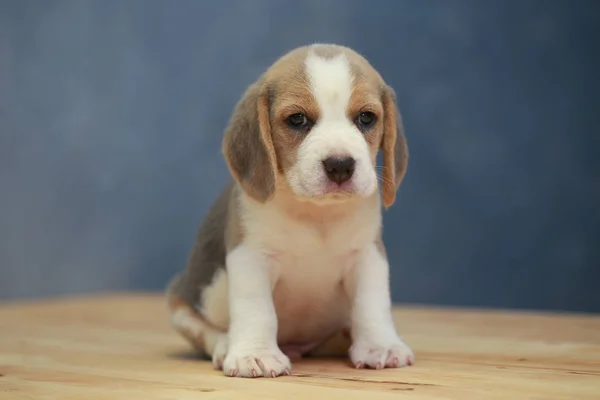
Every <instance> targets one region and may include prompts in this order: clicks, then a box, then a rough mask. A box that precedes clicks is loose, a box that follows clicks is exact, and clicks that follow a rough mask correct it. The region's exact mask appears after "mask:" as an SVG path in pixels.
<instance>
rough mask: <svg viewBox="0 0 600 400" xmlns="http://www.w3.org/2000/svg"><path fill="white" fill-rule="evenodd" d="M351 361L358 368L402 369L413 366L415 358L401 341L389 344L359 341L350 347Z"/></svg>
mask: <svg viewBox="0 0 600 400" xmlns="http://www.w3.org/2000/svg"><path fill="white" fill-rule="evenodd" d="M350 360H351V361H352V364H354V366H355V367H356V368H375V369H382V368H401V367H405V366H407V365H412V364H413V363H414V362H415V356H414V354H413V352H412V350H411V349H410V347H408V345H407V344H406V343H404V342H403V341H401V340H398V341H395V342H393V343H389V344H382V343H376V342H368V341H357V342H356V343H354V344H353V345H352V347H350Z"/></svg>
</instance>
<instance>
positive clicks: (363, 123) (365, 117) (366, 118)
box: [356, 111, 375, 130]
mask: <svg viewBox="0 0 600 400" xmlns="http://www.w3.org/2000/svg"><path fill="white" fill-rule="evenodd" d="M356 123H357V124H358V127H359V129H361V130H362V129H367V128H369V127H371V126H372V125H373V124H374V123H375V114H373V113H372V112H370V111H365V112H361V113H360V114H358V117H357V118H356Z"/></svg>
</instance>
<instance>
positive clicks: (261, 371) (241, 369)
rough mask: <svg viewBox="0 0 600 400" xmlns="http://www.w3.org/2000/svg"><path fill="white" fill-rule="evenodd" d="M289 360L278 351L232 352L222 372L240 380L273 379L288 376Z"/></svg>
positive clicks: (226, 359)
mask: <svg viewBox="0 0 600 400" xmlns="http://www.w3.org/2000/svg"><path fill="white" fill-rule="evenodd" d="M291 370H292V366H291V363H290V359H289V358H288V357H287V356H286V355H285V354H283V353H282V352H281V350H279V348H275V349H261V350H232V351H229V354H227V357H225V361H224V362H223V372H224V373H225V374H226V375H228V376H237V377H240V378H258V377H266V378H275V377H277V376H281V375H290V374H291Z"/></svg>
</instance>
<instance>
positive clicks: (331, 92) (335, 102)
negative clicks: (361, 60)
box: [286, 53, 377, 197]
mask: <svg viewBox="0 0 600 400" xmlns="http://www.w3.org/2000/svg"><path fill="white" fill-rule="evenodd" d="M305 68H306V74H307V76H308V79H309V82H310V88H311V91H312V93H313V96H314V98H315V100H316V102H317V105H318V106H319V111H320V117H319V120H318V121H315V122H316V123H315V126H313V128H312V129H311V131H310V133H309V134H308V135H307V137H306V138H305V139H304V140H303V142H302V144H301V145H300V147H299V149H298V153H297V161H296V163H295V164H294V165H293V166H292V167H291V168H290V169H289V170H288V171H287V172H286V179H287V180H288V182H289V184H290V186H291V187H292V190H293V191H294V192H295V193H296V194H298V195H300V196H304V197H320V196H323V195H326V194H328V193H329V192H331V191H333V190H336V189H338V188H337V184H334V183H333V182H330V181H329V179H328V178H327V175H326V174H325V171H324V169H323V161H324V160H325V159H326V158H328V157H343V156H350V157H352V158H354V159H355V161H356V166H355V172H354V174H353V176H352V178H351V179H350V180H349V181H348V182H345V183H344V184H343V190H344V191H345V192H349V193H352V194H357V195H359V196H363V197H367V196H370V195H371V194H373V192H374V191H375V190H377V176H376V173H375V170H374V168H373V165H372V164H371V159H370V155H369V146H368V144H367V142H366V141H365V139H364V137H363V134H362V133H361V132H360V130H359V129H358V128H357V127H356V126H355V125H354V122H353V121H352V120H351V119H350V118H349V116H348V115H347V110H348V103H349V101H350V96H351V95H352V88H353V83H354V77H353V76H352V73H351V71H350V65H349V63H348V60H347V59H346V57H345V56H344V55H343V54H340V55H339V56H337V57H335V58H331V59H325V58H321V57H319V56H317V55H316V54H312V53H311V54H309V56H308V57H307V59H306V61H305Z"/></svg>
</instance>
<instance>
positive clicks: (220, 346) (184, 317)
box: [169, 295, 227, 369]
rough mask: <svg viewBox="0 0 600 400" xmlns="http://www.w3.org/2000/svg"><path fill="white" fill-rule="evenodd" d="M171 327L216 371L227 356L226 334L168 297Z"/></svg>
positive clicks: (185, 304)
mask: <svg viewBox="0 0 600 400" xmlns="http://www.w3.org/2000/svg"><path fill="white" fill-rule="evenodd" d="M169 312H170V317H171V325H172V326H173V328H174V329H175V331H177V332H178V333H179V334H180V335H181V336H183V337H184V338H185V339H186V340H187V341H188V342H189V343H190V345H191V346H192V348H193V349H194V350H195V351H197V352H198V353H199V354H201V355H202V356H206V357H210V358H211V359H212V362H213V365H214V366H215V368H217V369H221V368H222V367H223V360H224V359H225V356H226V355H227V333H226V332H223V331H221V330H219V329H217V328H215V327H213V326H212V325H211V324H210V323H209V322H207V321H206V320H205V319H204V318H202V316H201V315H200V314H199V313H198V312H197V311H196V310H194V309H193V308H192V307H190V306H189V305H188V304H187V303H185V302H183V301H182V300H181V299H179V298H177V297H175V296H173V295H171V296H170V297H169Z"/></svg>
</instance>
